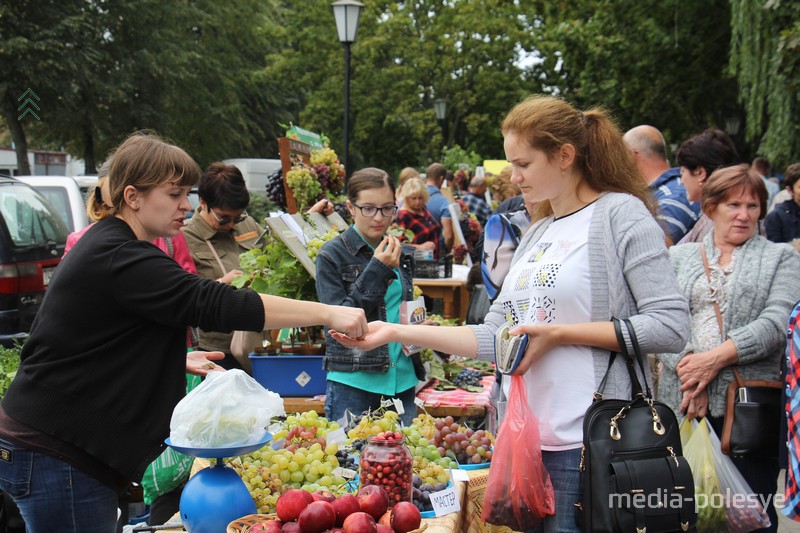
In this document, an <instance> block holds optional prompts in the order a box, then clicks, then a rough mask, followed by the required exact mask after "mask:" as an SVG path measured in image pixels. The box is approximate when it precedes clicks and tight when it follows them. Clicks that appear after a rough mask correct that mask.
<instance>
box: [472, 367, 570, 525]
mask: <svg viewBox="0 0 800 533" xmlns="http://www.w3.org/2000/svg"><path fill="white" fill-rule="evenodd" d="M555 506H556V505H555V496H554V494H553V485H552V483H550V474H549V473H548V472H547V469H546V468H545V467H544V464H543V463H542V449H541V444H540V440H539V420H537V419H536V417H535V416H533V413H532V412H531V409H530V407H528V395H527V393H526V392H525V382H524V381H523V378H522V376H511V391H510V392H509V398H508V404H507V408H506V416H505V418H504V419H503V423H502V425H501V426H500V431H498V436H497V441H496V442H495V444H494V453H493V454H492V466H491V467H490V468H489V481H488V482H487V483H486V495H485V496H484V500H483V511H482V512H481V519H482V520H483V521H484V522H487V523H489V524H494V525H497V526H508V527H510V528H511V529H513V530H514V531H527V530H529V529H532V528H534V527H536V526H537V525H539V523H540V522H541V521H542V519H543V518H544V517H545V516H547V515H552V514H555Z"/></svg>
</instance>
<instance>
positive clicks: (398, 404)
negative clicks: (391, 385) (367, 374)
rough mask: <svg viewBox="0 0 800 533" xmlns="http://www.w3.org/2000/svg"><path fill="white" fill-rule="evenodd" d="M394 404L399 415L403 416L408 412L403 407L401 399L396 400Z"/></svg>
mask: <svg viewBox="0 0 800 533" xmlns="http://www.w3.org/2000/svg"><path fill="white" fill-rule="evenodd" d="M392 402H394V408H395V410H396V411H397V414H398V415H402V414H403V413H405V412H406V408H405V407H403V402H402V401H401V400H400V398H394V399H393V400H392Z"/></svg>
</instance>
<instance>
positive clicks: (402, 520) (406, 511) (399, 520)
mask: <svg viewBox="0 0 800 533" xmlns="http://www.w3.org/2000/svg"><path fill="white" fill-rule="evenodd" d="M421 523H422V516H421V515H420V514H419V509H417V506H416V505H414V504H413V503H411V502H397V503H396V504H395V505H394V507H393V508H392V529H393V530H394V532H395V533H408V532H409V531H413V530H415V529H418V528H419V525H420V524H421Z"/></svg>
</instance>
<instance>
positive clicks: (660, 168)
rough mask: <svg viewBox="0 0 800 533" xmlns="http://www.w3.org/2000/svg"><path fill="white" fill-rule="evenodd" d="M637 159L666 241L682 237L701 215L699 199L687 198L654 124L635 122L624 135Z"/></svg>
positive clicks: (678, 171) (637, 165) (678, 173)
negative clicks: (654, 203) (638, 123)
mask: <svg viewBox="0 0 800 533" xmlns="http://www.w3.org/2000/svg"><path fill="white" fill-rule="evenodd" d="M623 139H624V141H625V144H626V145H627V146H628V149H629V150H630V151H631V154H632V155H633V159H634V160H635V161H636V167H637V168H638V169H639V173H640V174H641V175H642V179H644V181H645V183H647V186H648V187H650V189H651V190H652V191H653V197H654V198H655V199H656V202H658V217H657V218H658V221H659V222H660V223H661V227H662V229H663V230H664V234H665V235H666V237H667V245H672V244H675V243H676V242H678V241H679V240H681V238H682V237H683V236H684V235H686V233H687V232H688V231H689V230H690V229H692V227H693V226H694V223H695V222H697V218H698V217H699V216H700V203H699V202H690V201H689V200H688V199H687V198H686V187H685V186H684V185H683V182H681V171H680V169H679V168H678V167H673V168H670V166H669V161H668V160H667V143H666V141H664V136H663V135H662V134H661V132H660V131H659V130H658V129H656V128H654V127H653V126H647V125H642V126H636V127H635V128H632V129H630V130H628V132H627V133H625V136H624V137H623Z"/></svg>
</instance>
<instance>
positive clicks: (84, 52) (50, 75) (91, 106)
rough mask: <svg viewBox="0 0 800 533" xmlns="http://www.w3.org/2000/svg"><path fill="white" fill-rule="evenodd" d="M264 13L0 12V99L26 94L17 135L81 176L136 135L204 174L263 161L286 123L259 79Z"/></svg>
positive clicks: (27, 5)
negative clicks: (70, 157) (80, 166)
mask: <svg viewBox="0 0 800 533" xmlns="http://www.w3.org/2000/svg"><path fill="white" fill-rule="evenodd" d="M271 7H273V5H272V3H271V2H269V1H267V2H265V1H263V0H235V1H231V2H215V1H213V0H197V1H192V2H189V1H185V0H184V1H178V2H161V1H159V0H134V1H130V0H89V1H85V0H82V1H75V0H68V1H49V2H41V1H39V2H34V1H26V0H23V1H20V2H13V3H3V4H0V36H2V37H3V39H2V40H3V42H5V43H6V45H5V46H4V47H3V48H2V49H0V61H2V64H3V65H4V66H6V65H8V67H9V68H8V69H4V71H5V72H9V73H12V74H13V75H11V76H8V77H7V78H6V79H5V80H4V81H3V82H2V83H1V84H0V91H2V93H3V96H4V97H8V96H14V95H16V94H20V93H21V92H22V91H23V90H24V88H25V87H32V88H34V90H35V91H36V92H37V94H39V96H40V97H41V98H42V105H43V106H44V107H43V109H42V113H41V121H40V122H30V123H26V124H25V127H26V128H27V129H29V131H30V132H31V134H32V135H33V137H34V138H36V139H37V141H38V142H39V144H45V145H47V144H50V145H53V146H56V147H60V146H63V147H65V148H66V149H67V150H68V151H70V152H72V153H74V154H76V155H78V156H80V157H83V158H84V159H85V161H86V167H87V168H86V171H87V173H90V172H93V171H94V167H95V162H96V161H98V160H102V159H104V157H105V154H106V152H107V151H108V150H110V149H111V148H112V147H114V146H115V145H117V144H118V143H119V142H120V141H121V140H122V139H123V138H124V137H125V136H126V135H128V134H129V133H131V132H133V131H136V130H141V129H149V130H153V131H156V132H157V133H160V134H162V135H164V136H165V137H168V138H170V139H172V140H174V141H176V142H177V143H179V144H180V145H182V146H183V147H184V148H186V149H187V150H188V151H189V152H190V153H191V154H192V155H193V156H194V157H195V158H196V159H197V160H198V161H199V162H200V163H201V164H203V165H205V164H207V163H210V162H211V161H214V160H217V159H221V158H224V157H233V156H245V157H246V156H259V155H260V156H262V157H263V156H266V155H273V156H274V155H275V154H276V153H277V142H276V139H277V136H278V133H279V132H278V129H277V121H278V120H288V119H289V118H291V115H290V114H289V112H287V111H284V109H285V108H284V105H283V101H282V99H281V98H280V95H282V94H284V91H283V90H282V84H277V83H274V82H273V80H270V79H269V78H267V77H265V76H264V75H263V72H264V69H263V59H264V55H265V54H266V53H268V52H269V46H270V45H271V41H270V39H269V33H270V25H271V24H272V23H273V19H271V18H269V17H267V13H271V9H270V8H271ZM5 117H6V120H7V122H9V125H11V124H10V123H11V122H13V121H12V120H10V119H11V118H12V117H10V115H9V114H8V113H6V114H5ZM12 130H13V129H12ZM12 132H13V131H12ZM15 140H16V139H15Z"/></svg>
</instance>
